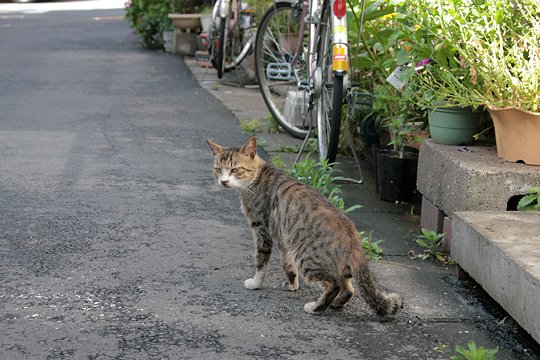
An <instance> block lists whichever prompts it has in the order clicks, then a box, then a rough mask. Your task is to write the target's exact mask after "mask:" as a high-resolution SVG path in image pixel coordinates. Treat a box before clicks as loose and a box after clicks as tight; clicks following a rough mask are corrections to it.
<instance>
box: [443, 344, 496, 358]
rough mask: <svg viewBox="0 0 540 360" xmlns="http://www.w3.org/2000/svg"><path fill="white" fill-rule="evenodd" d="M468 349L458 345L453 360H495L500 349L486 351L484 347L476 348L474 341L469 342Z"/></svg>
mask: <svg viewBox="0 0 540 360" xmlns="http://www.w3.org/2000/svg"><path fill="white" fill-rule="evenodd" d="M468 347H469V348H468V349H465V348H463V347H462V346H459V345H456V353H458V355H454V356H452V357H451V358H450V359H451V360H494V359H495V354H496V353H497V352H498V351H499V347H496V348H495V349H485V348H484V347H482V346H480V347H476V344H475V343H474V341H469V344H468Z"/></svg>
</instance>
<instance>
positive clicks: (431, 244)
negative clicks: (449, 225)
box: [409, 228, 454, 264]
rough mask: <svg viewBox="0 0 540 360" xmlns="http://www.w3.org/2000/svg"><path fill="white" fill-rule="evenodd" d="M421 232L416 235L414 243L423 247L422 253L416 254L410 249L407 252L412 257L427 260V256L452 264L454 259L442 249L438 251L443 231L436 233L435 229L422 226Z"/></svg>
mask: <svg viewBox="0 0 540 360" xmlns="http://www.w3.org/2000/svg"><path fill="white" fill-rule="evenodd" d="M421 232H422V233H421V234H420V235H418V236H417V237H416V243H417V244H418V245H420V246H421V247H422V248H423V251H422V254H419V255H416V254H414V251H412V250H411V251H410V252H409V254H410V255H411V257H413V258H420V259H422V260H427V259H429V258H435V259H437V260H439V261H440V262H442V263H444V264H452V263H453V262H454V260H452V258H451V257H450V256H449V255H448V254H445V253H443V252H442V251H438V249H439V247H440V246H441V243H442V241H443V238H444V233H437V232H436V231H432V230H428V229H424V228H422V230H421Z"/></svg>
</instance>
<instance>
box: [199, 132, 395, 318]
mask: <svg viewBox="0 0 540 360" xmlns="http://www.w3.org/2000/svg"><path fill="white" fill-rule="evenodd" d="M207 143H208V145H209V146H210V148H211V149H212V153H213V154H214V175H215V177H216V178H217V180H218V183H219V184H220V185H222V186H224V187H226V188H236V189H238V190H239V191H240V197H241V200H242V211H243V212H244V214H245V216H246V218H247V220H248V223H249V225H250V226H251V229H252V231H253V236H254V238H255V241H256V247H257V252H256V272H255V277H254V278H252V279H248V280H246V281H245V283H244V286H245V287H246V288H248V289H258V288H260V287H261V286H262V284H263V281H264V277H265V274H266V268H267V264H268V260H269V258H270V254H271V252H272V244H273V242H274V241H276V242H277V245H278V249H279V251H280V253H281V263H282V266H283V271H284V272H285V281H284V283H283V287H284V288H285V289H287V290H291V291H294V290H297V289H298V273H300V274H302V277H303V279H304V280H305V281H306V282H307V283H309V284H312V285H314V284H318V285H319V286H320V288H321V289H322V291H323V294H322V295H321V297H320V298H319V299H318V300H317V301H314V302H309V303H307V304H305V305H304V310H305V311H306V312H308V313H312V314H315V313H319V312H321V311H323V310H325V309H326V308H327V307H328V306H329V305H331V304H332V305H333V306H336V307H342V306H344V305H345V304H346V303H347V302H349V301H350V300H351V298H352V297H353V295H354V288H353V286H352V279H353V278H354V280H355V281H356V283H357V284H358V285H359V286H360V291H361V293H362V295H363V297H364V299H365V300H366V302H367V303H368V305H369V306H370V307H371V308H372V309H373V311H375V313H376V314H377V315H380V316H385V315H394V314H396V313H397V312H398V311H399V310H400V309H401V308H402V307H403V301H402V298H401V296H400V295H399V294H397V293H391V294H385V293H383V292H381V291H379V290H378V289H377V287H376V286H375V284H374V281H373V278H372V275H371V272H370V270H369V269H368V265H367V261H366V257H365V254H364V251H363V249H362V245H361V240H360V238H359V236H358V232H357V230H356V228H355V226H354V224H353V223H352V221H351V220H349V218H348V217H346V216H345V215H344V214H343V213H342V212H341V211H340V210H339V209H337V208H336V207H334V206H333V205H331V204H330V203H329V202H328V201H327V200H326V199H325V198H324V196H322V195H321V194H319V192H317V191H316V190H314V189H313V188H311V187H309V186H307V185H305V184H303V183H301V182H299V181H297V180H296V179H294V178H292V177H290V176H288V175H286V174H285V173H283V172H282V171H281V170H279V169H277V168H276V167H275V166H273V165H272V164H269V163H266V162H265V161H263V160H262V159H261V158H260V157H259V156H258V155H257V144H256V140H255V138H251V139H249V140H248V141H247V143H246V144H245V145H244V146H243V147H241V148H226V147H223V146H221V145H219V144H217V143H215V142H213V141H210V140H207ZM332 302H333V303H332Z"/></svg>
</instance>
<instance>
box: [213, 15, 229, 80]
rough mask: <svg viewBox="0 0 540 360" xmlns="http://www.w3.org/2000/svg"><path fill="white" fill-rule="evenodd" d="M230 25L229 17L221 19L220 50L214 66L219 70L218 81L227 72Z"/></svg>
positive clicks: (218, 49) (219, 32) (219, 31)
mask: <svg viewBox="0 0 540 360" xmlns="http://www.w3.org/2000/svg"><path fill="white" fill-rule="evenodd" d="M228 23H229V17H228V16H227V17H226V18H225V19H223V18H220V19H219V30H218V39H219V40H218V41H219V43H218V48H217V57H216V63H215V64H214V67H215V68H216V70H217V77H218V79H221V78H222V77H223V73H224V72H225V48H226V47H227V42H226V39H227V32H228V26H227V24H228Z"/></svg>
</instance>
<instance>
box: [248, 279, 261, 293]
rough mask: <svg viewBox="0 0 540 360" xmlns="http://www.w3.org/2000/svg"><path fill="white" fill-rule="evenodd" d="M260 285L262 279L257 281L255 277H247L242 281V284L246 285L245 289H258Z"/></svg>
mask: <svg viewBox="0 0 540 360" xmlns="http://www.w3.org/2000/svg"><path fill="white" fill-rule="evenodd" d="M261 285H262V281H259V280H257V279H247V280H246V281H244V286H245V287H246V289H249V290H256V289H260V288H261Z"/></svg>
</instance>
